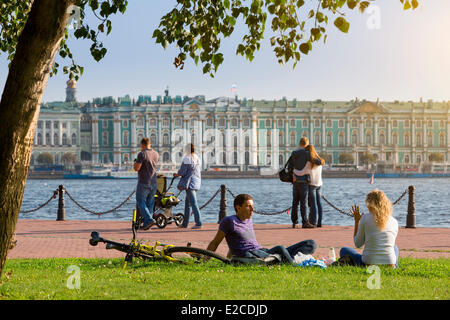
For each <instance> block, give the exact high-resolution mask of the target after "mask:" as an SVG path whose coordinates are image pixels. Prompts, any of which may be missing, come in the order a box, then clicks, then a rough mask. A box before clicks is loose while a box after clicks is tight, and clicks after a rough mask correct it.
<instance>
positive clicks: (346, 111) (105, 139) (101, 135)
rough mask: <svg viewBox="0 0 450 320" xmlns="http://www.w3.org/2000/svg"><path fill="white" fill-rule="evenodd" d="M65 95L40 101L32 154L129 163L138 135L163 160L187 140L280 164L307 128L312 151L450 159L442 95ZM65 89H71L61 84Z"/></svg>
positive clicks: (448, 117) (390, 159)
mask: <svg viewBox="0 0 450 320" xmlns="http://www.w3.org/2000/svg"><path fill="white" fill-rule="evenodd" d="M67 85H68V88H67V89H66V95H67V96H66V102H52V103H46V104H43V105H42V108H41V113H40V117H39V122H38V127H37V130H36V136H35V147H34V150H33V159H35V158H36V156H37V155H38V154H39V153H41V152H50V153H52V154H53V155H54V156H55V162H56V163H60V159H61V157H62V155H63V154H64V153H65V152H72V153H74V154H75V155H76V156H77V158H78V159H79V160H80V161H82V162H86V163H94V164H98V163H113V164H118V165H119V164H127V163H132V162H133V159H134V158H135V157H136V154H137V152H138V151H139V144H140V141H141V139H142V138H143V137H149V138H150V141H151V144H152V147H153V148H154V149H156V150H157V151H158V152H159V153H160V162H161V165H162V166H175V165H177V164H179V163H180V162H181V159H182V157H183V148H184V145H185V143H188V142H191V141H193V142H194V144H195V145H196V147H197V150H198V152H199V154H200V156H201V158H202V160H203V161H202V163H203V169H207V168H215V167H216V168H223V167H227V168H232V169H236V170H247V169H252V168H255V167H258V166H272V167H274V168H278V167H279V166H281V165H282V164H284V162H285V161H286V160H287V159H288V157H289V155H290V153H291V151H292V150H293V149H295V148H296V147H297V145H298V142H299V139H300V138H301V137H302V136H306V137H308V138H309V139H310V143H312V144H314V145H315V146H316V149H317V150H318V152H323V153H327V154H328V155H330V156H331V159H332V163H333V164H337V163H338V162H339V154H340V153H343V152H345V153H351V154H353V156H354V158H355V164H358V165H359V164H361V160H360V159H361V155H362V154H364V153H366V152H369V153H372V154H375V155H376V156H377V158H378V161H379V162H380V163H387V164H420V163H422V162H424V161H427V159H428V156H429V154H430V153H433V152H438V153H442V154H444V158H445V161H450V102H433V101H431V100H430V101H428V102H426V103H424V102H422V101H421V102H412V101H409V102H399V101H395V102H380V101H376V102H370V101H365V100H362V101H360V100H358V99H355V100H352V101H322V100H316V101H297V100H293V101H288V100H287V99H285V98H283V99H281V100H273V101H265V100H258V101H257V100H253V99H250V100H247V99H245V98H244V99H243V100H239V99H238V97H235V98H225V97H220V98H216V99H212V100H206V99H205V97H204V96H196V97H187V96H184V97H182V96H175V97H172V96H170V95H169V90H168V89H166V91H165V94H164V95H163V96H161V95H159V96H156V97H155V98H152V97H151V96H144V95H143V96H139V97H138V99H137V100H134V99H131V97H130V96H128V95H127V96H125V97H122V98H118V99H117V101H116V100H115V99H114V98H113V97H105V98H95V99H93V100H92V102H87V103H78V102H76V83H75V84H74V83H73V82H70V83H69V82H68V83H67ZM69 89H70V90H69Z"/></svg>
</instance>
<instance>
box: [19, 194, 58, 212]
mask: <svg viewBox="0 0 450 320" xmlns="http://www.w3.org/2000/svg"><path fill="white" fill-rule="evenodd" d="M57 195H58V189H56V190H55V191H53V194H52V196H51V197H50V198H49V199H48V200H47V201H45V202H44V203H43V204H41V205H40V206H38V207H37V208H35V209H32V210H20V213H23V214H27V213H32V212H36V211H38V210H40V209H42V208H43V207H45V206H46V205H48V204H49V203H50V201H52V200H53V199H56V196H57Z"/></svg>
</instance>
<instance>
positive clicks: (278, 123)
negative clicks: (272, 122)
mask: <svg viewBox="0 0 450 320" xmlns="http://www.w3.org/2000/svg"><path fill="white" fill-rule="evenodd" d="M283 127H284V121H283V119H278V121H277V128H283Z"/></svg>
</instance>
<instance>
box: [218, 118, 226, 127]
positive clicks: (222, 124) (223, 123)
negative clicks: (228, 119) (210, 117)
mask: <svg viewBox="0 0 450 320" xmlns="http://www.w3.org/2000/svg"><path fill="white" fill-rule="evenodd" d="M219 127H222V128H223V127H225V118H224V117H220V119H219Z"/></svg>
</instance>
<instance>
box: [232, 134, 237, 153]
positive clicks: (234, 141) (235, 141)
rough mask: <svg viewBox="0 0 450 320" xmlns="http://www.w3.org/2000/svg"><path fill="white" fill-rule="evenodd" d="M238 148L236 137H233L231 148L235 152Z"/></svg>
mask: <svg viewBox="0 0 450 320" xmlns="http://www.w3.org/2000/svg"><path fill="white" fill-rule="evenodd" d="M237 147H238V138H237V137H236V136H234V137H233V148H234V150H236V149H237Z"/></svg>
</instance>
